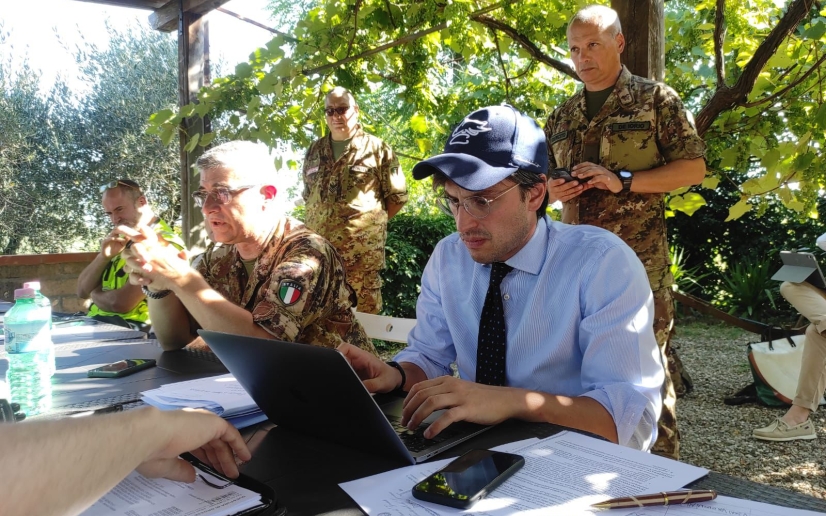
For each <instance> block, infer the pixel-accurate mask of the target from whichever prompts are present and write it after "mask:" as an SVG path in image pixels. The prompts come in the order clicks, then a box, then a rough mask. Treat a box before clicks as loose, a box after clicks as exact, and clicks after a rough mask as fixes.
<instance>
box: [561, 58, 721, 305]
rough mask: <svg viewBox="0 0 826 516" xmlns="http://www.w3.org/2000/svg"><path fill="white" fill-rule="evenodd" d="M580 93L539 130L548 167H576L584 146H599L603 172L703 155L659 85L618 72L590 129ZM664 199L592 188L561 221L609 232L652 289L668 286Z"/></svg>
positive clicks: (569, 205) (671, 95) (685, 116)
mask: <svg viewBox="0 0 826 516" xmlns="http://www.w3.org/2000/svg"><path fill="white" fill-rule="evenodd" d="M586 112H587V111H586V107H585V93H584V92H583V91H580V92H578V93H577V94H575V95H574V96H573V97H571V98H570V99H568V100H567V101H566V102H565V103H564V104H562V105H561V106H560V107H558V108H557V109H556V110H555V111H554V112H553V113H552V114H551V116H550V117H548V122H547V123H546V124H545V134H546V135H547V137H548V154H549V158H550V163H549V166H550V167H551V168H554V167H565V168H568V169H570V168H571V167H572V166H573V165H576V164H578V163H580V162H582V161H583V150H584V144H586V143H599V161H600V162H599V165H602V166H603V167H605V168H607V169H608V170H612V171H618V170H621V169H625V170H630V171H632V172H635V171H638V170H649V169H652V168H656V167H659V166H662V165H665V164H666V163H668V162H670V161H674V160H677V159H693V158H699V157H702V156H703V155H704V154H705V143H704V142H703V140H702V139H701V138H700V137H699V136H698V135H697V130H696V129H695V127H694V121H693V118H692V117H691V115H690V114H689V113H688V112H687V111H686V110H685V108H684V107H683V103H682V102H681V101H680V98H679V97H678V96H677V93H676V92H675V91H674V90H672V89H671V88H669V87H668V86H666V85H665V84H662V83H659V82H655V81H651V80H648V79H644V78H642V77H637V76H636V75H632V74H631V72H629V71H628V69H627V68H625V67H624V66H623V68H622V73H621V74H620V76H619V79H618V80H617V83H616V85H615V86H614V91H613V92H612V93H611V95H610V96H609V97H608V99H607V100H606V101H605V104H604V105H603V106H602V109H601V110H600V112H599V113H597V115H596V116H595V117H594V118H593V119H592V120H591V121H590V122H589V121H588V119H587V117H586ZM664 199H665V194H662V193H656V194H642V193H635V192H620V193H618V194H614V193H611V192H610V191H607V190H598V189H591V190H588V191H586V192H584V193H583V194H582V195H580V196H578V197H576V198H574V199H571V200H570V201H568V202H566V203H565V204H564V205H563V208H562V221H563V222H567V223H569V224H591V225H594V226H599V227H602V228H605V229H608V230H609V231H612V232H614V233H616V234H617V235H618V236H619V237H620V238H622V239H623V240H624V241H625V242H626V243H627V244H628V245H629V246H630V247H631V248H632V249H633V250H634V251H635V252H636V253H637V256H638V257H639V258H640V260H641V261H642V263H643V265H645V268H646V270H647V271H648V278H649V281H650V282H651V288H652V289H653V290H656V289H658V288H662V287H666V286H668V285H671V284H672V283H673V278H672V277H671V273H670V270H669V258H668V240H667V236H666V227H665V202H664Z"/></svg>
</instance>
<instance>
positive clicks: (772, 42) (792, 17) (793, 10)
mask: <svg viewBox="0 0 826 516" xmlns="http://www.w3.org/2000/svg"><path fill="white" fill-rule="evenodd" d="M813 4H814V0H794V1H793V2H792V3H791V5H789V9H788V10H787V11H786V14H784V15H783V18H781V19H780V21H779V22H778V24H777V25H775V27H774V28H773V29H772V30H771V32H770V33H769V35H768V37H766V39H764V40H763V42H762V43H760V46H759V47H757V51H756V52H755V53H754V55H753V56H752V58H751V59H750V60H749V62H748V64H746V66H745V68H743V73H742V75H740V78H739V79H737V82H736V83H735V84H734V86H731V87H729V86H718V87H717V90H716V91H715V92H714V95H712V97H711V99H709V101H708V103H707V104H706V105H705V106H704V107H703V109H701V110H700V112H699V113H698V114H697V120H696V121H697V133H698V134H699V135H700V136H702V135H703V134H705V132H706V131H708V128H709V127H711V124H713V123H714V120H716V119H717V117H718V116H720V113H722V112H723V111H728V110H729V109H732V108H734V107H735V106H738V105H742V104H743V103H745V101H746V98H747V97H748V94H749V92H750V91H751V90H752V89H753V88H754V83H755V82H756V81H757V78H758V77H759V76H760V72H761V71H762V70H763V67H764V66H765V65H766V63H767V62H768V60H769V59H770V58H771V57H772V56H773V55H774V53H775V52H777V49H778V48H779V47H780V44H781V43H783V41H784V40H785V39H786V38H787V37H788V36H789V34H791V33H792V32H793V31H794V30H795V28H797V26H798V25H800V23H801V22H802V21H803V20H804V19H805V18H806V16H807V15H808V14H809V11H810V10H811V8H812V5H813Z"/></svg>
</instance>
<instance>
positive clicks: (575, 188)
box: [548, 178, 588, 203]
mask: <svg viewBox="0 0 826 516" xmlns="http://www.w3.org/2000/svg"><path fill="white" fill-rule="evenodd" d="M587 189H588V188H587V187H586V186H584V185H581V184H579V182H577V181H568V182H565V180H564V179H561V178H560V179H551V180H550V181H548V203H555V202H556V201H562V202H565V201H569V200H571V199H573V198H574V197H576V196H577V195H580V194H581V193H582V192H584V191H585V190H587Z"/></svg>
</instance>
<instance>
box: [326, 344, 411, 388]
mask: <svg viewBox="0 0 826 516" xmlns="http://www.w3.org/2000/svg"><path fill="white" fill-rule="evenodd" d="M336 349H337V350H338V352H339V353H341V354H342V355H344V358H346V359H347V361H348V362H350V366H351V367H352V368H353V370H354V371H355V372H356V374H357V375H358V377H359V378H361V381H362V382H363V383H364V387H366V388H367V390H368V391H369V392H390V391H392V390H393V389H395V388H396V387H398V386H399V383H401V381H402V377H401V373H399V372H398V371H397V370H396V369H394V368H393V367H390V366H389V365H387V364H385V363H384V362H382V361H381V359H379V358H378V357H376V356H375V355H374V354H372V353H370V352H368V351H364V350H363V349H361V348H358V347H356V346H353V345H352V344H342V345H340V346H339V347H338V348H336Z"/></svg>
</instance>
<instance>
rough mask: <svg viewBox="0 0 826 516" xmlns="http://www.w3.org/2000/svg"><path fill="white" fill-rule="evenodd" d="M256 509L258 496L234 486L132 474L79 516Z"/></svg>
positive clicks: (225, 515) (219, 514)
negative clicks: (211, 484) (218, 485)
mask: <svg viewBox="0 0 826 516" xmlns="http://www.w3.org/2000/svg"><path fill="white" fill-rule="evenodd" d="M196 471H197V470H196ZM205 475H207V474H205ZM207 478H210V481H213V479H212V478H211V477H210V476H207ZM219 482H220V481H219ZM221 484H223V482H221ZM258 505H261V495H260V494H258V493H255V492H253V491H250V490H249V489H244V488H243V487H239V486H236V485H234V484H233V485H230V486H227V487H226V488H224V489H216V488H214V487H212V486H209V485H207V484H206V483H205V482H204V481H203V480H201V479H200V478H198V479H196V480H195V482H193V483H191V484H187V483H185V482H173V481H172V480H167V479H164V478H154V479H152V478H146V477H144V476H143V475H141V474H140V473H137V472H135V471H133V472H132V473H131V474H130V475H129V476H128V477H126V478H125V479H123V480H122V481H121V482H120V483H119V484H118V485H116V486H115V487H114V488H113V489H112V490H111V491H109V492H108V493H107V494H106V495H104V496H103V498H101V499H100V500H98V501H97V502H95V504H94V505H92V506H91V507H89V508H88V509H86V511H84V512H83V513H81V516H112V515H129V516H150V515H152V516H155V515H167V514H169V515H172V514H174V515H175V516H230V515H233V514H237V513H239V512H241V511H244V510H246V509H250V508H252V507H256V506H258Z"/></svg>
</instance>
